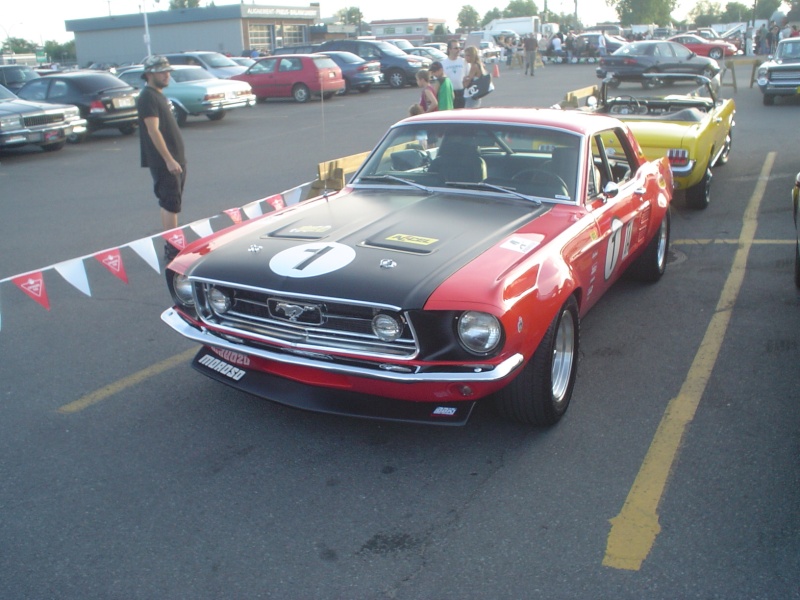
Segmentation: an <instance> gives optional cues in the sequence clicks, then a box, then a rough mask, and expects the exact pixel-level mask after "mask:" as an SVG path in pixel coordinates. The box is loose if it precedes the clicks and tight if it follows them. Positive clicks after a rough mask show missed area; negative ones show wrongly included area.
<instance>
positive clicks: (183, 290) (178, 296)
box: [172, 273, 194, 307]
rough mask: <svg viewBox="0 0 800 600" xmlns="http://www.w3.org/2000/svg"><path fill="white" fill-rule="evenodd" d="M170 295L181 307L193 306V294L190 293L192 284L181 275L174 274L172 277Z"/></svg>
mask: <svg viewBox="0 0 800 600" xmlns="http://www.w3.org/2000/svg"><path fill="white" fill-rule="evenodd" d="M172 294H173V296H175V300H176V301H177V302H179V303H180V304H181V305H183V306H187V307H191V306H194V294H193V293H192V282H191V281H189V278H188V277H187V276H186V275H184V274H182V273H174V274H173V276H172Z"/></svg>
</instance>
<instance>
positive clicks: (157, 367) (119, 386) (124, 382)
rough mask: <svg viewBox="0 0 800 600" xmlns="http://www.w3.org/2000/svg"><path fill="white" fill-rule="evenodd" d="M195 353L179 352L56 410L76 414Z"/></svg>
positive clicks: (195, 349)
mask: <svg viewBox="0 0 800 600" xmlns="http://www.w3.org/2000/svg"><path fill="white" fill-rule="evenodd" d="M196 353H197V348H192V349H191V350H187V351H186V352H181V353H180V354H176V355H175V356H172V357H170V358H168V359H166V360H162V361H161V362H160V363H156V364H154V365H152V366H150V367H147V368H146V369H142V370H141V371H138V372H136V373H134V374H133V375H128V376H127V377H124V378H123V379H120V380H119V381H115V382H114V383H111V384H109V385H107V386H105V387H102V388H100V389H99V390H95V391H94V392H92V393H91V394H87V395H86V396H84V397H83V398H80V399H78V400H75V401H74V402H70V403H69V404H65V405H64V406H62V407H61V408H59V409H58V412H60V413H61V414H65V415H68V414H72V413H76V412H80V411H82V410H83V409H85V408H88V407H90V406H92V405H94V404H97V403H98V402H102V401H103V400H105V399H106V398H108V397H109V396H113V395H114V394H118V393H119V392H121V391H123V390H126V389H128V388H129V387H133V386H134V385H137V384H139V383H141V382H142V381H144V380H145V379H149V378H150V377H154V376H156V375H159V374H161V373H163V372H164V371H168V370H169V369H171V368H173V367H177V366H178V365H180V364H182V363H185V362H186V361H187V360H190V359H191V358H192V357H193V356H194V355H195V354H196Z"/></svg>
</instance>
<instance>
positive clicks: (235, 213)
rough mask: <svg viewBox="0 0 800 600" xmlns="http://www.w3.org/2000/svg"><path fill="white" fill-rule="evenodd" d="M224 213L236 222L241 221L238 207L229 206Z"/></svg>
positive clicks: (240, 212)
mask: <svg viewBox="0 0 800 600" xmlns="http://www.w3.org/2000/svg"><path fill="white" fill-rule="evenodd" d="M225 214H226V215H228V216H229V217H230V218H231V221H233V222H234V223H236V224H239V223H241V222H242V211H241V210H240V209H238V208H229V209H227V210H225Z"/></svg>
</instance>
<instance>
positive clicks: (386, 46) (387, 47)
mask: <svg viewBox="0 0 800 600" xmlns="http://www.w3.org/2000/svg"><path fill="white" fill-rule="evenodd" d="M375 46H376V47H377V48H380V50H381V52H383V53H384V54H388V55H390V56H408V54H406V53H405V52H403V51H402V50H400V48H398V47H397V46H395V45H394V44H390V43H389V42H375Z"/></svg>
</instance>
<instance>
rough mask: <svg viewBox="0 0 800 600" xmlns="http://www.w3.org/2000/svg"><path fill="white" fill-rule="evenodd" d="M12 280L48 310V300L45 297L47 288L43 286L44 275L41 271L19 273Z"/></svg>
mask: <svg viewBox="0 0 800 600" xmlns="http://www.w3.org/2000/svg"><path fill="white" fill-rule="evenodd" d="M11 281H13V282H14V283H15V284H16V285H17V287H18V288H19V289H21V290H22V291H23V292H25V293H26V294H28V296H30V297H31V298H33V299H34V300H36V302H38V303H39V304H41V305H42V306H44V307H45V308H46V309H47V310H50V301H49V300H48V299H47V290H46V289H45V287H44V277H43V275H42V272H41V271H39V272H37V273H28V274H27V275H20V276H19V277H15V278H13V279H12V280H11Z"/></svg>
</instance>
